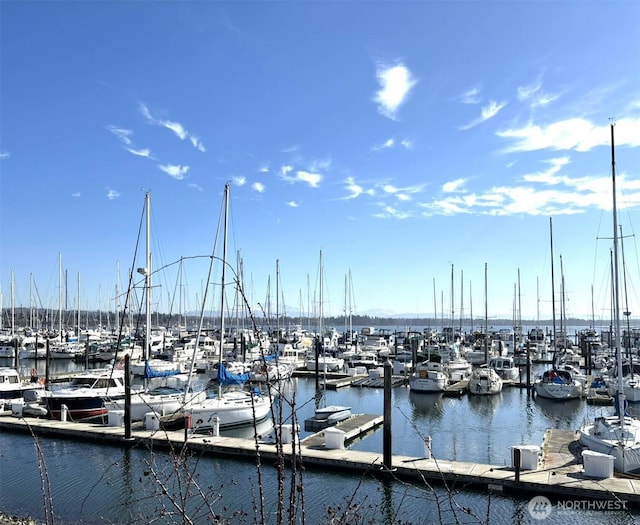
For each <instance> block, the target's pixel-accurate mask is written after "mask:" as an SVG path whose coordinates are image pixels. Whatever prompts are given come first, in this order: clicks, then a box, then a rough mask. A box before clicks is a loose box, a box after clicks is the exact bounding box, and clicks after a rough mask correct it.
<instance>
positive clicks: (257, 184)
mask: <svg viewBox="0 0 640 525" xmlns="http://www.w3.org/2000/svg"><path fill="white" fill-rule="evenodd" d="M251 188H253V190H254V191H257V192H258V193H264V191H265V190H266V187H265V185H264V184H262V182H254V183H253V184H252V185H251Z"/></svg>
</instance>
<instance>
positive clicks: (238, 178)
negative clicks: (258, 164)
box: [232, 175, 247, 186]
mask: <svg viewBox="0 0 640 525" xmlns="http://www.w3.org/2000/svg"><path fill="white" fill-rule="evenodd" d="M232 180H233V183H234V184H235V185H236V186H244V185H245V184H246V183H247V178H246V177H244V176H242V175H237V176H235V177H233V179H232Z"/></svg>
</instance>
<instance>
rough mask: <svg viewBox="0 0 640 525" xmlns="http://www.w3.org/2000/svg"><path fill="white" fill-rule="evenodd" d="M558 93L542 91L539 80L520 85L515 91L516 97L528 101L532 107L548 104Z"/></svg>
mask: <svg viewBox="0 0 640 525" xmlns="http://www.w3.org/2000/svg"><path fill="white" fill-rule="evenodd" d="M559 96H560V95H557V94H555V95H551V94H548V93H545V92H544V91H542V82H541V81H540V80H538V81H536V82H535V83H533V84H529V85H528V86H520V87H518V91H517V98H518V100H519V101H521V102H528V103H529V105H530V106H531V107H532V108H536V107H544V106H548V105H549V104H551V103H552V102H554V101H555V100H556V99H557V98H558V97H559Z"/></svg>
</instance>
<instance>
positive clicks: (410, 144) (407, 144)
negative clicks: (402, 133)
mask: <svg viewBox="0 0 640 525" xmlns="http://www.w3.org/2000/svg"><path fill="white" fill-rule="evenodd" d="M400 144H401V145H402V147H403V148H404V149H411V148H413V141H412V140H411V139H402V140H401V141H400Z"/></svg>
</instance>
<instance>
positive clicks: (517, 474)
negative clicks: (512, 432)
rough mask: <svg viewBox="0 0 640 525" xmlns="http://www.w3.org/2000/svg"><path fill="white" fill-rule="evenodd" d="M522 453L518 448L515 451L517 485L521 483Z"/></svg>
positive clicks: (514, 463)
mask: <svg viewBox="0 0 640 525" xmlns="http://www.w3.org/2000/svg"><path fill="white" fill-rule="evenodd" d="M520 452H521V451H520V449H519V448H518V447H515V448H514V449H513V466H514V467H515V468H516V483H519V482H520V465H521V463H522V462H521V461H520Z"/></svg>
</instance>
